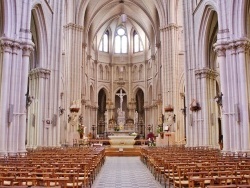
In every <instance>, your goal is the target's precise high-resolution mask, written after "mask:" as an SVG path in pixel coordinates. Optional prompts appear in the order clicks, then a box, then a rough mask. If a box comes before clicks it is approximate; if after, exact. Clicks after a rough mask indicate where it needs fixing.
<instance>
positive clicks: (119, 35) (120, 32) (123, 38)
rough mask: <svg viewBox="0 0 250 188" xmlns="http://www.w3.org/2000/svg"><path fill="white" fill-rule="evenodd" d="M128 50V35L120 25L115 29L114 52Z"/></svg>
mask: <svg viewBox="0 0 250 188" xmlns="http://www.w3.org/2000/svg"><path fill="white" fill-rule="evenodd" d="M127 52H128V37H127V35H126V31H125V29H124V28H122V27H120V28H118V29H117V31H116V36H115V53H127Z"/></svg>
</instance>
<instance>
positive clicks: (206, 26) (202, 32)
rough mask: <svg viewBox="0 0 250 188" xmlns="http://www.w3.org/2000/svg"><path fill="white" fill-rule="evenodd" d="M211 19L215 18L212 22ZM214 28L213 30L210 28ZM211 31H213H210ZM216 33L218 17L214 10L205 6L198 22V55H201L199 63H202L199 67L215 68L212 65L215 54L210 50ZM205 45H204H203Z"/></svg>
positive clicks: (209, 6)
mask: <svg viewBox="0 0 250 188" xmlns="http://www.w3.org/2000/svg"><path fill="white" fill-rule="evenodd" d="M213 18H217V19H216V20H213ZM212 25H213V26H215V28H214V27H213V28H211V27H212ZM211 29H213V30H211ZM217 33H218V17H217V12H216V11H215V8H214V7H213V6H211V5H206V6H205V8H204V13H203V16H202V19H201V22H200V29H199V36H198V54H202V55H200V56H199V57H200V58H201V59H199V60H198V61H199V62H202V63H203V64H201V67H211V68H214V67H215V66H214V65H213V64H212V63H213V62H214V60H215V58H216V55H215V52H214V51H213V49H212V46H213V42H214V43H215V42H216V40H217ZM204 44H205V45H204Z"/></svg>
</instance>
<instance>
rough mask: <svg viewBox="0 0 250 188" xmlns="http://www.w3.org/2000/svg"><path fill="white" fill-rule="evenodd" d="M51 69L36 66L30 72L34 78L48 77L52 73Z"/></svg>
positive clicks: (31, 77) (30, 76) (30, 75)
mask: <svg viewBox="0 0 250 188" xmlns="http://www.w3.org/2000/svg"><path fill="white" fill-rule="evenodd" d="M50 72H51V71H50V70H48V69H45V68H35V69H32V70H31V71H30V72H29V78H30V79H34V78H45V79H47V78H48V77H49V75H50Z"/></svg>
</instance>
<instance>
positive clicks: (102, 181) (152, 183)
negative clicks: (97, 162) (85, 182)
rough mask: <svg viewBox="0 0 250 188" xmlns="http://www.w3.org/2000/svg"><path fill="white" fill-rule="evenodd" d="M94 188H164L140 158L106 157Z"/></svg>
mask: <svg viewBox="0 0 250 188" xmlns="http://www.w3.org/2000/svg"><path fill="white" fill-rule="evenodd" d="M92 187H93V188H162V187H164V185H161V184H160V183H159V182H158V181H156V180H155V179H154V176H153V175H152V174H151V172H150V171H149V170H148V168H147V167H146V166H145V165H144V164H143V163H142V162H141V160H140V158H139V157H106V161H105V163H104V165H103V167H102V169H101V171H100V173H99V174H98V176H97V177H96V179H95V181H94V184H93V186H92Z"/></svg>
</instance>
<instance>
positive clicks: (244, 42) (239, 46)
mask: <svg viewBox="0 0 250 188" xmlns="http://www.w3.org/2000/svg"><path fill="white" fill-rule="evenodd" d="M235 48H236V51H237V52H238V53H245V52H246V51H247V50H249V48H250V40H249V39H247V38H240V39H239V40H237V41H235Z"/></svg>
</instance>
